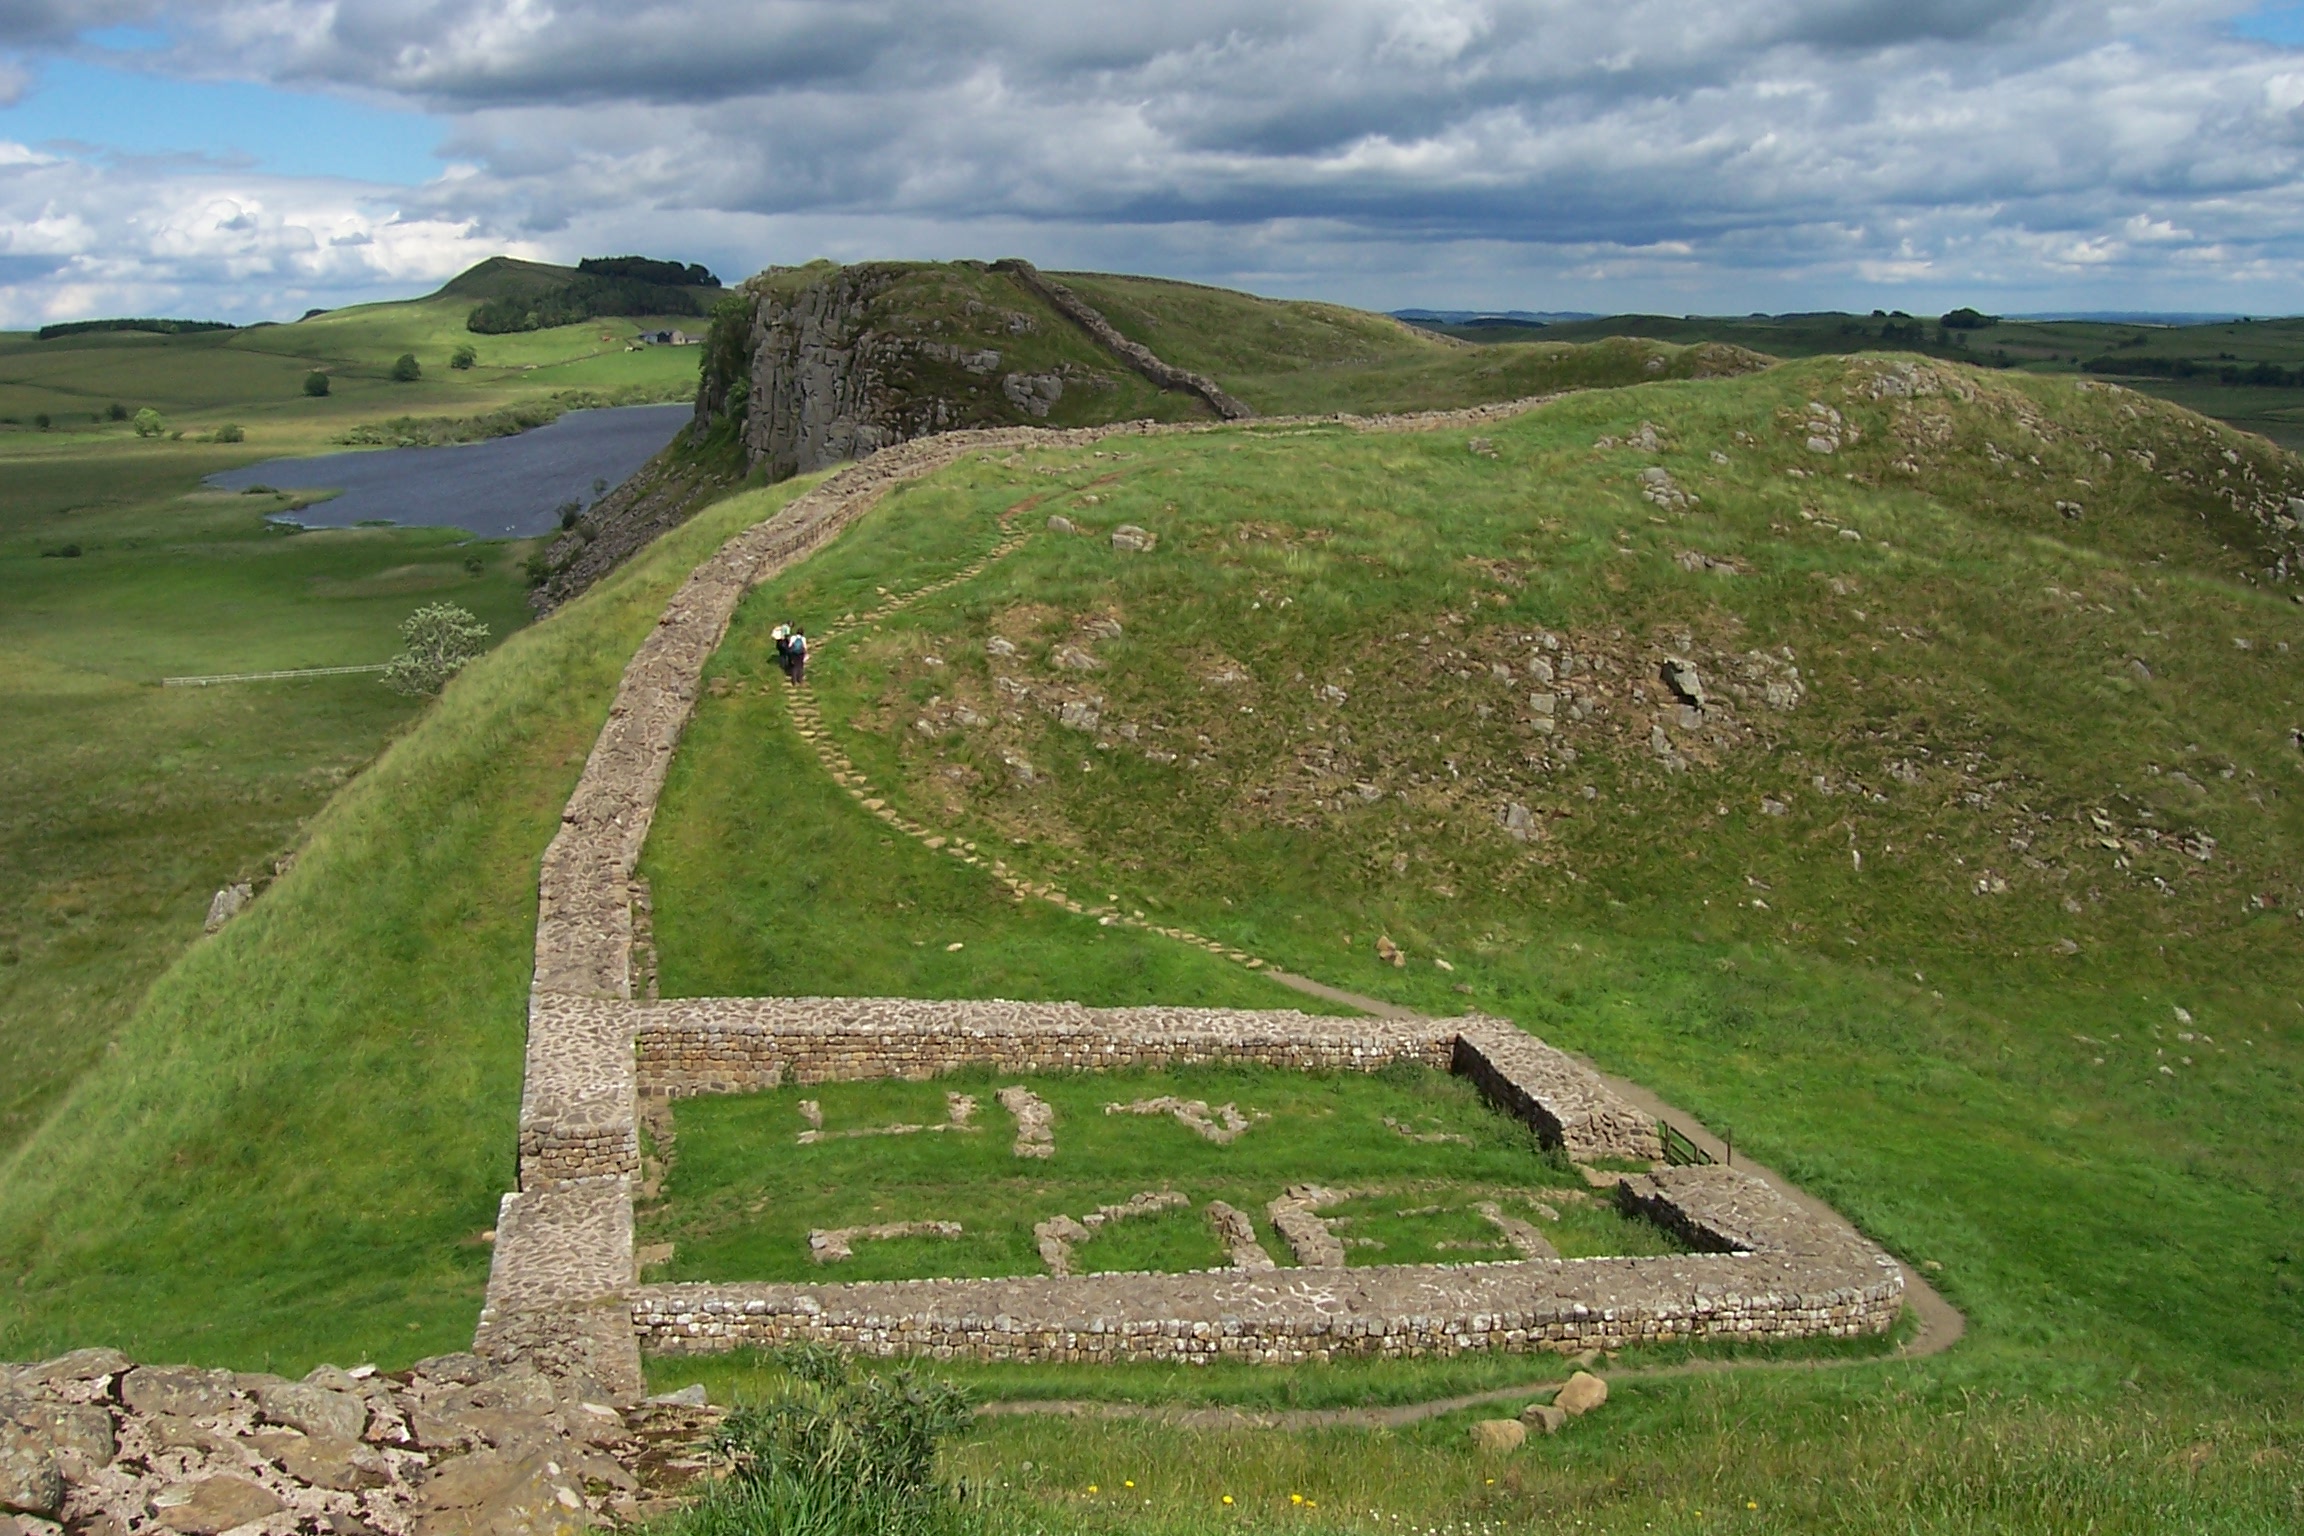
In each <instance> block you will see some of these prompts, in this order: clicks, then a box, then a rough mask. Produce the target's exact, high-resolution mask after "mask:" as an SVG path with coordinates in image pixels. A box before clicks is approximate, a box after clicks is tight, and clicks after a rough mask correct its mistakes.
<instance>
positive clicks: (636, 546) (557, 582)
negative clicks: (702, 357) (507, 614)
mask: <svg viewBox="0 0 2304 1536" xmlns="http://www.w3.org/2000/svg"><path fill="white" fill-rule="evenodd" d="M689 437H690V434H688V433H683V434H682V435H681V436H680V437H679V438H677V439H675V440H674V441H673V443H672V446H671V447H669V448H667V449H665V450H664V451H663V452H662V453H661V454H659V455H657V456H656V457H655V458H654V459H652V460H650V461H649V462H648V463H647V464H645V465H643V466H642V467H641V468H640V470H639V472H638V473H636V474H635V475H633V476H632V478H631V479H629V480H627V481H625V482H624V483H623V484H622V485H620V486H618V487H616V489H614V490H612V491H610V492H609V493H608V494H607V495H605V496H603V497H601V498H600V499H599V500H598V501H596V502H594V503H593V504H592V506H591V509H590V510H588V511H587V512H586V513H585V514H584V516H583V518H582V520H580V521H579V522H578V523H577V524H576V526H575V527H573V528H571V529H569V530H567V531H566V532H564V533H562V534H561V535H560V536H559V537H557V538H555V539H554V540H553V541H552V542H551V544H550V545H548V546H547V547H546V548H545V551H544V555H543V577H544V579H543V580H542V581H541V582H539V583H538V584H537V585H536V586H534V587H532V588H530V589H529V593H528V606H529V607H530V608H532V609H534V610H535V612H536V616H537V617H538V618H542V617H543V616H544V615H545V614H547V613H550V612H551V611H552V610H553V609H555V608H557V607H559V606H560V605H561V604H562V603H565V602H567V601H569V600H570V599H571V598H574V597H577V596H579V595H581V594H582V593H583V592H584V591H585V590H586V589H588V588H589V587H590V586H591V585H592V583H594V582H596V581H598V580H599V579H600V578H601V577H603V576H605V575H607V574H608V573H609V572H610V571H612V570H614V569H616V567H618V566H619V565H622V564H623V563H624V562H625V561H626V560H629V559H630V558H632V556H634V555H636V554H638V553H639V552H640V551H641V550H642V549H644V548H646V547H647V546H648V545H649V544H651V543H653V542H654V541H655V540H656V539H657V538H659V537H661V536H662V535H664V534H667V533H670V532H671V531H672V530H673V529H675V528H677V527H679V526H680V525H681V524H682V523H684V522H686V521H688V519H689V518H691V517H694V516H695V515H696V513H697V512H698V511H699V510H700V509H702V508H703V507H704V506H705V505H706V504H708V503H710V502H712V501H715V500H717V499H718V498H720V497H721V496H724V495H726V494H727V493H728V492H729V491H730V490H732V489H733V488H734V487H735V486H736V485H737V483H738V482H739V481H740V480H741V479H742V478H743V462H742V460H741V459H739V458H736V457H735V456H733V455H730V454H726V453H711V452H709V451H700V450H699V449H698V448H696V447H693V446H691V445H690V442H689Z"/></svg>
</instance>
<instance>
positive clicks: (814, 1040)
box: [562, 997, 1663, 1162]
mask: <svg viewBox="0 0 2304 1536" xmlns="http://www.w3.org/2000/svg"><path fill="white" fill-rule="evenodd" d="M562 1006H566V1005H565V1004H563V1005H562ZM627 1016H628V1017H629V1018H630V1020H631V1028H632V1033H633V1035H634V1036H636V1038H637V1043H638V1050H639V1074H640V1086H639V1091H640V1092H641V1093H642V1094H644V1095H647V1096H649V1097H652V1098H681V1097H685V1096H687V1095H689V1094H696V1093H741V1092H746V1091H749V1090H753V1089H759V1088H773V1087H776V1086H777V1085H779V1084H781V1083H786V1082H798V1083H823V1082H854V1081H858V1080H861V1079H869V1078H884V1077H900V1078H912V1079H919V1078H927V1077H933V1076H935V1075H937V1074H938V1073H941V1072H950V1071H953V1070H954V1069H956V1068H959V1067H973V1066H989V1067H997V1068H999V1069H1001V1070H1003V1071H1010V1072H1049V1071H1108V1070H1114V1069H1119V1068H1130V1067H1136V1068H1144V1067H1179V1066H1205V1065H1209V1064H1212V1063H1218V1062H1223V1063H1235V1064H1241V1065H1253V1066H1264V1067H1276V1068H1279V1069H1281V1070H1284V1071H1300V1072H1302V1071H1309V1072H1333V1071H1360V1072H1372V1071H1375V1070H1376V1069H1377V1068H1379V1067H1382V1066H1384V1065H1385V1064H1387V1063H1389V1062H1394V1061H1413V1062H1418V1063H1421V1064H1422V1065H1425V1066H1429V1067H1437V1068H1441V1069H1443V1070H1446V1069H1451V1068H1452V1069H1454V1070H1456V1071H1460V1072H1464V1073H1465V1074H1466V1075H1467V1076H1469V1077H1470V1078H1471V1079H1472V1080H1473V1081H1474V1082H1475V1083H1477V1084H1478V1085H1479V1086H1480V1088H1481V1090H1482V1091H1483V1092H1484V1093H1486V1094H1487V1095H1488V1097H1489V1098H1490V1099H1492V1100H1494V1101H1495V1102H1496V1103H1497V1104H1498V1105H1499V1106H1500V1107H1502V1108H1503V1109H1504V1110H1505V1112H1506V1113H1508V1114H1511V1115H1513V1116H1514V1117H1516V1118H1518V1119H1520V1120H1523V1121H1525V1122H1527V1123H1528V1124H1529V1125H1531V1126H1533V1127H1534V1128H1535V1130H1536V1132H1537V1134H1538V1135H1539V1136H1540V1137H1541V1138H1542V1139H1543V1141H1544V1143H1545V1144H1546V1145H1547V1146H1554V1147H1559V1148H1561V1149H1563V1150H1564V1151H1566V1152H1567V1154H1568V1155H1569V1156H1570V1157H1573V1158H1576V1159H1578V1160H1579V1161H1584V1162H1590V1161H1594V1160H1597V1159H1629V1160H1632V1161H1636V1162H1652V1161H1654V1160H1655V1159H1657V1158H1659V1157H1661V1156H1663V1145H1662V1143H1661V1141H1660V1140H1659V1139H1658V1133H1657V1129H1656V1124H1655V1122H1654V1121H1653V1120H1651V1119H1649V1118H1648V1117H1647V1116H1646V1115H1643V1114H1641V1113H1640V1112H1639V1111H1638V1110H1636V1109H1634V1108H1632V1107H1631V1106H1630V1105H1628V1104H1626V1103H1625V1102H1624V1101H1623V1100H1621V1099H1619V1098H1618V1097H1617V1096H1616V1095H1615V1094H1613V1093H1611V1092H1610V1091H1609V1090H1608V1087H1607V1085H1606V1084H1604V1083H1603V1082H1601V1081H1600V1079H1599V1078H1598V1076H1596V1075H1595V1074H1594V1073H1593V1072H1591V1071H1590V1070H1589V1069H1588V1068H1586V1067H1585V1066H1583V1065H1582V1064H1581V1063H1579V1062H1577V1061H1576V1060H1575V1059H1574V1058H1573V1057H1570V1056H1568V1055H1566V1054H1565V1053H1563V1052H1560V1051H1557V1050H1554V1049H1553V1048H1552V1047H1551V1046H1548V1045H1546V1044H1545V1043H1544V1042H1543V1041H1541V1040H1538V1039H1536V1038H1535V1037H1534V1036H1532V1035H1527V1034H1523V1033H1522V1032H1521V1031H1520V1030H1519V1029H1518V1028H1517V1027H1516V1026H1514V1025H1513V1024H1511V1023H1510V1022H1509V1021H1507V1020H1503V1019H1490V1018H1484V1017H1481V1016H1479V1015H1471V1016H1467V1017H1465V1018H1461V1019H1422V1018H1419V1019H1371V1018H1324V1017H1321V1016H1320V1015H1317V1014H1309V1013H1300V1012H1298V1011H1296V1010H1294V1009H1270V1010H1260V1011H1248V1010H1240V1009H1224V1008H1083V1007H1081V1006H1080V1005H1079V1004H1077V1003H1014V1002H927V1001H919V1000H914V999H909V998H887V997H882V998H820V997H818V998H751V997H724V998H690V999H683V1000H679V1001H667V1002H659V1003H650V1004H647V1005H644V1006H638V1007H635V1008H634V1009H632V1010H631V1012H630V1013H629V1015H627ZM593 1027H595V1028H598V1029H602V1030H612V1029H613V1028H614V1027H615V1026H613V1025H609V1024H604V1023H603V1024H600V1025H597V1026H593Z"/></svg>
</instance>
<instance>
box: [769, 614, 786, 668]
mask: <svg viewBox="0 0 2304 1536" xmlns="http://www.w3.org/2000/svg"><path fill="white" fill-rule="evenodd" d="M768 638H769V639H771V640H773V641H775V642H776V667H777V670H779V671H781V672H782V673H783V674H784V675H785V676H786V677H790V676H791V675H792V626H791V625H789V624H779V625H777V626H776V627H775V628H774V629H772V630H770V631H768Z"/></svg>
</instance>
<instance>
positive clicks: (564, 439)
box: [208, 405, 695, 539]
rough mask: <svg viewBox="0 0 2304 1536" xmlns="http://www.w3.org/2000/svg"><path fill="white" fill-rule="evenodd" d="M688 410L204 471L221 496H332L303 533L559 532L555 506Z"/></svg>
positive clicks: (581, 414) (307, 518)
mask: <svg viewBox="0 0 2304 1536" xmlns="http://www.w3.org/2000/svg"><path fill="white" fill-rule="evenodd" d="M694 414H695V409H694V408H693V407H692V406H686V405H625V406H618V407H616V408H614V409H612V410H605V411H570V412H569V413H568V414H567V415H565V416H562V417H561V418H560V419H559V420H558V421H555V422H553V423H552V424H551V425H550V426H544V427H538V428H536V429H535V430H534V431H532V432H522V433H520V434H519V435H518V436H516V437H498V438H491V439H489V440H488V441H487V442H484V443H458V444H457V445H455V446H454V447H451V448H382V449H375V450H371V451H369V452H365V453H331V454H326V455H323V456H322V457H319V458H313V459H267V460H265V461H264V462H263V463H261V464H250V465H248V466H246V467H245V468H242V469H228V470H225V471H224V472H223V473H221V474H215V475H210V476H209V477H208V484H210V485H212V486H215V487H217V488H218V489H220V490H227V491H244V490H246V489H247V488H248V487H250V486H252V485H269V486H273V487H275V488H276V489H279V490H283V491H325V490H341V491H342V492H343V494H342V495H341V496H337V497H335V498H333V499H332V500H329V501H322V502H315V503H313V504H312V505H311V506H309V507H306V508H305V509H304V510H303V511H301V512H299V513H297V514H296V515H295V519H294V520H295V521H296V522H299V523H302V524H303V525H304V526H305V527H307V528H349V527H351V526H352V525H353V524H355V523H368V522H379V521H381V522H389V523H408V524H414V525H419V526H424V527H434V528H438V527H447V528H462V529H465V530H467V531H469V532H472V533H476V534H479V535H480V536H482V537H483V538H490V539H514V538H527V537H529V536H530V535H532V534H539V533H549V532H551V531H552V530H553V529H555V528H557V527H559V526H560V513H559V508H560V507H561V506H562V505H563V504H565V503H567V502H571V501H581V502H583V503H584V504H585V505H586V506H590V505H591V504H592V502H593V501H594V500H596V499H597V498H596V497H595V496H594V495H593V491H592V482H593V481H595V480H605V481H607V482H608V484H609V485H610V486H611V487H614V486H616V485H619V484H621V483H622V482H623V481H624V479H625V477H626V476H628V475H630V474H631V473H632V472H633V471H634V470H636V469H638V468H639V467H640V466H641V465H643V464H645V463H647V462H648V460H649V459H651V458H653V457H654V456H655V454H656V453H657V451H658V450H659V449H661V448H662V447H663V446H664V445H665V444H666V443H669V442H670V441H672V434H673V433H675V432H677V431H679V430H680V428H681V426H682V425H683V424H685V423H686V422H687V421H688V419H689V418H690V417H691V416H693V415H694Z"/></svg>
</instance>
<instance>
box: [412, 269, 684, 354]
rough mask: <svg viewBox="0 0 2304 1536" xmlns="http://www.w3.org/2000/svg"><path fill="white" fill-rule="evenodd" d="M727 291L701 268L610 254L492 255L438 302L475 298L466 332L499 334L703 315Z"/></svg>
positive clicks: (451, 283)
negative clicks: (573, 260) (568, 258)
mask: <svg viewBox="0 0 2304 1536" xmlns="http://www.w3.org/2000/svg"><path fill="white" fill-rule="evenodd" d="M720 291H721V290H720V283H719V279H718V278H716V277H714V276H713V275H712V273H711V272H710V271H709V270H707V269H706V268H704V267H703V266H701V265H698V264H695V263H688V264H685V265H683V264H682V263H679V262H673V261H659V260H656V259H654V258H651V257H645V256H605V257H587V258H586V259H585V260H583V261H582V262H579V263H578V264H577V265H576V266H573V267H558V266H552V265H550V264H549V263H546V262H541V261H521V260H518V259H516V258H514V257H511V256H491V257H490V258H488V260H486V261H483V262H481V263H480V264H479V265H478V266H475V267H472V268H470V269H469V270H467V271H464V272H461V273H458V274H457V275H456V276H455V277H452V278H450V279H449V280H448V281H447V282H446V283H444V284H442V285H441V287H440V290H439V292H438V293H436V294H434V295H433V297H435V298H454V299H469V300H472V301H473V308H472V312H471V314H470V315H468V316H466V317H465V327H466V328H467V329H468V330H471V331H473V332H474V333H476V334H478V335H483V336H498V335H505V334H508V333H511V332H515V331H539V330H548V329H550V328H551V327H553V326H556V325H573V324H576V323H577V322H579V321H583V320H590V319H593V318H594V317H596V316H600V315H702V314H704V313H705V312H706V310H707V308H708V307H709V303H710V301H711V300H712V299H714V298H716V297H717V296H718V295H719V293H720Z"/></svg>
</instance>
